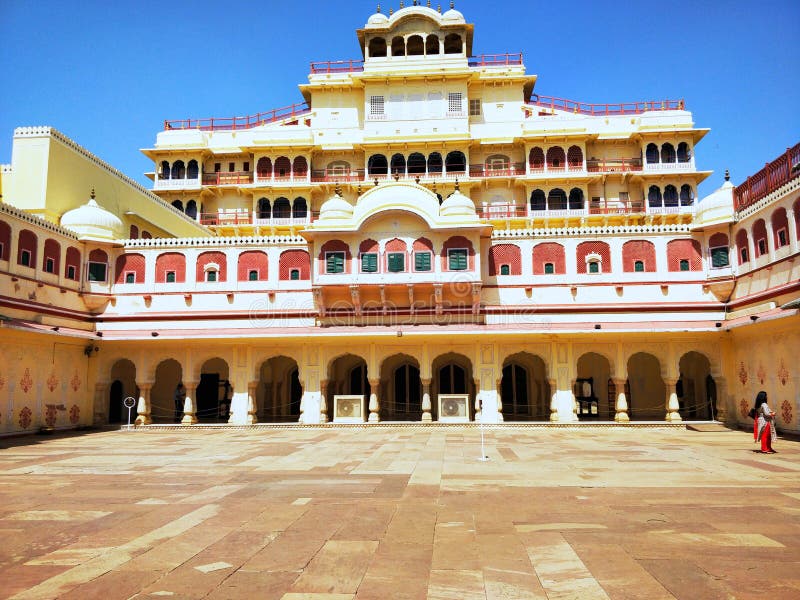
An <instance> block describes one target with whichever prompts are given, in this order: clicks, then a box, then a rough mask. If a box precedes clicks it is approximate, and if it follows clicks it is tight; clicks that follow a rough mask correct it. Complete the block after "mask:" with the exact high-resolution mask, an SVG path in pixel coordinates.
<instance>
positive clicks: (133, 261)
mask: <svg viewBox="0 0 800 600" xmlns="http://www.w3.org/2000/svg"><path fill="white" fill-rule="evenodd" d="M144 269H145V261H144V255H143V254H121V255H120V256H118V257H117V264H116V272H117V276H116V280H115V283H144Z"/></svg>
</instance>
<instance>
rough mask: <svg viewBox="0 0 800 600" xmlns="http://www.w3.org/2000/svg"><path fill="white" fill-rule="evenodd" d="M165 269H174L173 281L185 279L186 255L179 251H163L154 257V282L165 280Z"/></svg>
mask: <svg viewBox="0 0 800 600" xmlns="http://www.w3.org/2000/svg"><path fill="white" fill-rule="evenodd" d="M167 271H175V283H184V282H185V281H186V256H184V255H183V254H181V253H180V252H164V253H163V254H159V255H158V256H157V257H156V283H164V282H166V281H167Z"/></svg>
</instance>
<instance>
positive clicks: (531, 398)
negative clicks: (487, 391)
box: [500, 352, 550, 421]
mask: <svg viewBox="0 0 800 600" xmlns="http://www.w3.org/2000/svg"><path fill="white" fill-rule="evenodd" d="M500 399H501V400H502V401H503V420H504V421H546V420H548V419H549V418H550V384H549V383H548V381H547V367H546V366H545V363H544V360H542V359H541V358H540V357H539V356H536V355H534V354H529V353H528V352H519V353H517V354H513V355H511V356H509V357H508V358H506V360H505V362H504V363H503V376H502V379H501V380H500Z"/></svg>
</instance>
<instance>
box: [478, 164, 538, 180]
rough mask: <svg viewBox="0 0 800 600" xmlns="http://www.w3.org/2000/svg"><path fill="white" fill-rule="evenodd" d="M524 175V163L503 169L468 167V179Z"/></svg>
mask: <svg viewBox="0 0 800 600" xmlns="http://www.w3.org/2000/svg"><path fill="white" fill-rule="evenodd" d="M516 175H525V163H514V164H512V165H510V166H508V167H505V168H503V169H496V168H492V167H491V166H489V165H470V166H469V176H470V177H513V176H516Z"/></svg>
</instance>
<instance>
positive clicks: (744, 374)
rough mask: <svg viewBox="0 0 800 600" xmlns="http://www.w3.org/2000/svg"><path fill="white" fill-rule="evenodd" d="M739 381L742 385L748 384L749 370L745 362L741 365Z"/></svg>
mask: <svg viewBox="0 0 800 600" xmlns="http://www.w3.org/2000/svg"><path fill="white" fill-rule="evenodd" d="M739 381H740V382H741V383H742V385H745V384H746V383H747V369H746V368H745V366H744V361H742V362H740V363H739Z"/></svg>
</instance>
